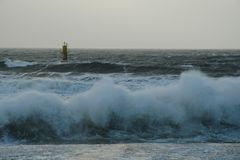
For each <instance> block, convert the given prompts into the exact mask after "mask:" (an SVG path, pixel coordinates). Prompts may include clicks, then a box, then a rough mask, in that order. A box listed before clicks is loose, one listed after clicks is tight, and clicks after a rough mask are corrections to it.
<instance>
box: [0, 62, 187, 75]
mask: <svg viewBox="0 0 240 160" xmlns="http://www.w3.org/2000/svg"><path fill="white" fill-rule="evenodd" d="M0 68H1V69H3V70H6V71H7V70H11V71H12V69H13V68H14V70H15V71H17V72H24V73H27V72H38V71H41V72H63V73H64V72H71V73H139V74H140V73H161V74H164V73H166V74H176V73H177V74H180V73H181V72H182V71H183V70H184V68H183V67H173V66H164V65H161V66H159V65H147V66H141V65H138V66H134V65H129V64H117V63H107V62H86V63H70V62H69V63H68V62H66V63H57V64H54V63H50V64H38V63H35V62H26V61H20V60H10V59H5V60H4V62H0Z"/></svg>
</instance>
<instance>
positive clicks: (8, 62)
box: [4, 58, 36, 68]
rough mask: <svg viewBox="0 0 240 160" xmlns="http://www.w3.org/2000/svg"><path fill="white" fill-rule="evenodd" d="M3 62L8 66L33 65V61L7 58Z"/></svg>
mask: <svg viewBox="0 0 240 160" xmlns="http://www.w3.org/2000/svg"><path fill="white" fill-rule="evenodd" d="M4 64H5V65H6V66H7V67H9V68H14V67H26V66H32V65H35V64H36V63H35V62H27V61H21V60H11V59H9V58H5V59H4Z"/></svg>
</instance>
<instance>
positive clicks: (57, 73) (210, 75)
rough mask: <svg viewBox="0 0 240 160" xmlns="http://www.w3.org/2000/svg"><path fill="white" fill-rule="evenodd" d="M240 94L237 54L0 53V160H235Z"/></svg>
mask: <svg viewBox="0 0 240 160" xmlns="http://www.w3.org/2000/svg"><path fill="white" fill-rule="evenodd" d="M239 95H240V50H103V49H102V50H93V49H84V50H83V49H82V50H77V49H75V50H74V49H72V50H70V53H69V60H68V61H67V62H62V61H61V60H60V56H59V50H56V49H0V144H1V145H0V159H1V158H2V159H26V157H31V158H30V159H44V155H43V153H45V151H46V150H48V149H50V150H53V152H52V153H49V154H50V155H49V156H45V158H46V157H47V158H46V159H50V158H49V157H51V154H52V159H54V158H53V157H54V156H58V155H59V152H61V148H62V147H63V150H66V152H64V153H62V154H60V156H63V157H62V158H63V159H64V156H67V157H68V158H67V159H71V158H70V157H71V156H72V157H73V158H72V159H75V158H76V157H77V159H80V158H79V156H74V155H71V153H73V152H74V153H75V152H76V154H78V151H79V155H81V154H83V153H82V152H83V151H86V150H91V149H93V150H95V149H94V148H98V149H96V153H89V155H88V156H89V157H88V158H90V157H94V154H96V155H97V153H98V155H100V154H102V153H101V152H102V150H99V148H104V147H105V149H106V150H105V152H106V151H107V150H109V153H108V154H112V153H110V150H111V149H110V148H112V149H113V150H115V151H116V152H117V151H119V153H118V154H117V153H116V154H117V155H118V156H119V157H115V158H120V159H124V158H129V157H127V155H126V157H124V155H123V154H122V153H125V149H124V152H123V151H122V150H121V149H122V148H121V147H123V148H124V147H125V148H128V147H129V148H131V149H130V151H129V152H130V153H131V152H134V151H132V150H134V149H136V150H138V151H139V155H140V156H135V157H134V156H133V157H132V159H139V158H141V155H143V157H142V159H147V157H148V158H150V159H154V156H155V159H157V157H159V156H162V158H163V157H164V156H165V159H171V158H173V159H174V156H176V155H177V157H178V158H180V159H181V157H182V156H184V155H185V156H186V155H187V154H188V153H189V154H188V155H192V156H193V157H194V155H195V156H196V157H199V159H206V157H204V156H203V155H202V154H203V153H205V152H208V151H211V150H212V151H213V150H214V151H215V152H214V153H213V154H215V155H212V157H210V159H220V158H221V157H222V155H221V153H226V154H227V155H228V157H227V158H228V159H237V158H238V157H239V155H240V153H239V143H240V97H239ZM30 144H31V145H30ZM180 146H181V147H180ZM182 147H183V148H184V147H185V148H186V152H185V150H183V149H181V148H182ZM194 147H195V149H196V150H197V151H196V150H195V151H194ZM23 148H24V150H26V152H23ZM64 148H65V149H64ZM68 148H72V150H71V152H67V150H68ZM80 148H81V149H80ZM146 148H148V149H149V150H146ZM5 149H8V152H6V150H5ZM155 149H156V150H155ZM198 149H199V150H198ZM31 151H32V152H31ZM43 151H44V152H43ZM120 151H121V154H120ZM147 151H149V152H147ZM105 152H104V153H105ZM172 152H176V155H174V154H171V153H172ZM190 152H191V154H190ZM18 153H19V154H18ZM33 153H34V155H32V154H33ZM35 153H36V154H35ZM65 153H66V155H65ZM137 153H138V152H137ZM145 154H146V155H148V156H147V157H145V158H144V155H145ZM167 154H170V155H172V157H166V156H167ZM12 155H15V157H14V156H13V157H11V156H12ZM96 155H95V156H96ZM150 155H151V156H150ZM208 155H209V154H208V153H206V156H208ZM231 155H232V156H231ZM111 156H114V155H113V154H112V155H110V157H109V159H114V157H111ZM149 156H150V157H149ZM209 156H210V155H209ZM100 157H101V156H100ZM58 158H59V157H58ZM58 158H56V159H58ZM60 158H61V157H60ZM65 158H66V157H65ZM85 158H86V157H85ZM175 158H176V157H175ZM187 158H189V159H192V158H191V157H187ZM225 158H226V157H225ZM225 158H222V159H225ZM86 159H87V158H86ZM93 159H94V158H93ZM103 159H104V158H103Z"/></svg>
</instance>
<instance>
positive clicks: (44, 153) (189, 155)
mask: <svg viewBox="0 0 240 160" xmlns="http://www.w3.org/2000/svg"><path fill="white" fill-rule="evenodd" d="M0 155H1V156H0V160H5V159H12V160H40V159H41V160H65V159H68V160H86V159H91V160H116V159H119V160H127V159H132V160H176V159H177V160H178V159H179V160H182V159H186V160H195V159H196V160H199V159H202V160H205V159H209V160H226V159H227V160H238V159H239V156H240V145H239V144H221V143H218V144H216V143H208V144H198V143H194V144H191V143H190V144H172V143H168V144H166V143H161V144H156V143H153V144H112V145H111V144H97V145H40V146H39V145H17V146H0Z"/></svg>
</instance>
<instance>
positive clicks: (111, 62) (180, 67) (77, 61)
mask: <svg viewBox="0 0 240 160" xmlns="http://www.w3.org/2000/svg"><path fill="white" fill-rule="evenodd" d="M5 58H9V59H11V60H22V61H28V62H36V64H34V65H31V66H26V67H15V68H9V67H7V66H6V65H5V63H4V59H5ZM59 59H60V57H59V50H54V49H44V50H43V49H39V50H33V49H28V50H26V49H1V50H0V60H1V62H0V68H1V71H15V72H34V71H39V70H40V71H41V72H72V73H74V74H78V73H86V72H87V73H134V74H144V75H145V74H148V75H150V74H180V73H182V72H183V71H186V70H189V69H196V70H200V71H203V72H205V73H207V74H209V75H211V76H223V75H229V76H239V74H240V51H239V50H71V51H70V53H69V61H68V62H67V63H60V62H59Z"/></svg>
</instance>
